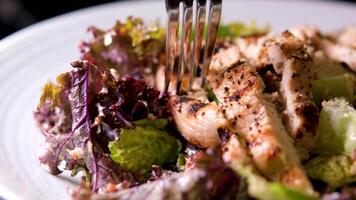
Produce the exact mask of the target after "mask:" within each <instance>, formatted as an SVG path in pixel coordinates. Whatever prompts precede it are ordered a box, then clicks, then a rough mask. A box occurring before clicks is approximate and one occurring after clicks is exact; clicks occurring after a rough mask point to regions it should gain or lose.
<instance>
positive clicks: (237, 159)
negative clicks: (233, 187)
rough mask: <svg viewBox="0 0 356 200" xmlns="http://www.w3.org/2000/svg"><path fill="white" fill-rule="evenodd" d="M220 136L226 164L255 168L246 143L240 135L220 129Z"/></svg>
mask: <svg viewBox="0 0 356 200" xmlns="http://www.w3.org/2000/svg"><path fill="white" fill-rule="evenodd" d="M219 136H220V139H221V147H222V152H223V159H224V162H225V163H228V164H230V163H232V164H233V165H234V166H236V165H239V166H241V167H243V166H251V165H252V166H254V164H253V160H252V158H251V155H250V153H249V151H248V148H247V146H246V144H245V141H244V140H243V139H242V138H240V136H239V135H238V134H236V133H234V132H233V131H231V130H227V129H220V130H219Z"/></svg>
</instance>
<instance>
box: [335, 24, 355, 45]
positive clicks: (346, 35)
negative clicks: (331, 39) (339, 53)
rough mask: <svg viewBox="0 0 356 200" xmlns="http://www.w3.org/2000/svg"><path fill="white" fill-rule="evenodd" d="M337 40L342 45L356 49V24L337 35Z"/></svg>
mask: <svg viewBox="0 0 356 200" xmlns="http://www.w3.org/2000/svg"><path fill="white" fill-rule="evenodd" d="M337 42H338V43H339V44H341V45H344V46H347V47H351V48H353V49H356V26H350V27H346V28H345V29H344V30H343V31H341V32H340V33H339V35H338V37H337Z"/></svg>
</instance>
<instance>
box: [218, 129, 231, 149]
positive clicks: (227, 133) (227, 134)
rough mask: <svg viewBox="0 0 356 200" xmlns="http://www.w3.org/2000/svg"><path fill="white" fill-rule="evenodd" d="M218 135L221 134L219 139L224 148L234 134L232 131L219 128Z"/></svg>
mask: <svg viewBox="0 0 356 200" xmlns="http://www.w3.org/2000/svg"><path fill="white" fill-rule="evenodd" d="M218 133H219V138H220V141H221V145H222V146H224V145H225V144H226V142H227V141H228V140H229V138H230V137H231V135H232V134H233V133H232V132H231V131H229V130H226V129H223V128H219V129H218Z"/></svg>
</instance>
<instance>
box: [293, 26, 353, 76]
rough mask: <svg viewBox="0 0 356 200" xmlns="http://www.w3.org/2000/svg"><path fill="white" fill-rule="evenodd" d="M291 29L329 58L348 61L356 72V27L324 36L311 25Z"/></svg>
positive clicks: (294, 33)
mask: <svg viewBox="0 0 356 200" xmlns="http://www.w3.org/2000/svg"><path fill="white" fill-rule="evenodd" d="M289 30H290V32H291V33H292V34H293V35H294V36H295V37H297V38H298V39H300V40H302V41H303V42H305V43H306V44H308V46H309V47H312V48H313V49H314V51H315V50H316V49H318V50H321V51H322V52H323V54H325V55H326V57H327V58H330V59H332V60H334V61H338V62H343V63H346V64H347V65H348V66H349V68H350V69H351V70H353V71H354V72H356V27H348V28H346V29H345V30H343V31H342V32H340V33H339V34H338V35H336V36H333V35H329V36H328V37H325V36H322V35H321V33H320V31H319V30H318V29H317V28H315V27H310V26H299V27H296V28H292V29H289ZM308 53H311V52H310V51H308Z"/></svg>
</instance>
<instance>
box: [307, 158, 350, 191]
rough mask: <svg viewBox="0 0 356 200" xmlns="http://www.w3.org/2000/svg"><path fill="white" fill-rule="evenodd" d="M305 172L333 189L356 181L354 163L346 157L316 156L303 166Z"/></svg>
mask: <svg viewBox="0 0 356 200" xmlns="http://www.w3.org/2000/svg"><path fill="white" fill-rule="evenodd" d="M305 170H306V172H307V174H308V176H309V177H311V178H313V179H317V180H322V181H324V182H325V183H327V184H328V185H330V186H331V187H334V188H336V187H339V186H343V185H346V184H348V183H352V182H355V181H356V161H352V160H351V159H350V158H349V157H348V156H346V155H336V156H318V157H316V158H314V159H312V160H311V161H309V162H307V163H306V164H305Z"/></svg>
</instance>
